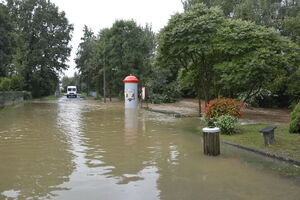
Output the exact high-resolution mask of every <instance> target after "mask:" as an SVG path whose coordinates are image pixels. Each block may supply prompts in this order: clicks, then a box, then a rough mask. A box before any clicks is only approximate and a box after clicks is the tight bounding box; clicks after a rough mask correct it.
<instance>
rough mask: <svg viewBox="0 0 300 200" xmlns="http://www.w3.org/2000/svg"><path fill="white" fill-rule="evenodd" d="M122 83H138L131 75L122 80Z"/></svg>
mask: <svg viewBox="0 0 300 200" xmlns="http://www.w3.org/2000/svg"><path fill="white" fill-rule="evenodd" d="M123 82H124V83H138V82H139V79H137V78H136V77H135V76H133V75H131V74H130V75H129V76H126V78H125V79H124V80H123Z"/></svg>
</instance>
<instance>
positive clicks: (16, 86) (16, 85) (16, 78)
mask: <svg viewBox="0 0 300 200" xmlns="http://www.w3.org/2000/svg"><path fill="white" fill-rule="evenodd" d="M23 87H24V78H23V77H22V76H21V75H13V76H12V77H11V88H10V90H13V91H22V90H23Z"/></svg>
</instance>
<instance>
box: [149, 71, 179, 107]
mask: <svg viewBox="0 0 300 200" xmlns="http://www.w3.org/2000/svg"><path fill="white" fill-rule="evenodd" d="M175 79H176V74H174V72H172V71H171V70H170V69H168V68H165V69H160V68H157V67H154V68H152V73H151V74H150V75H149V76H148V78H147V79H146V81H145V84H146V86H147V88H148V101H149V102H151V103H172V102H175V101H176V99H178V98H179V97H180V89H179V87H178V84H177V83H176V82H175V81H174V80H175Z"/></svg>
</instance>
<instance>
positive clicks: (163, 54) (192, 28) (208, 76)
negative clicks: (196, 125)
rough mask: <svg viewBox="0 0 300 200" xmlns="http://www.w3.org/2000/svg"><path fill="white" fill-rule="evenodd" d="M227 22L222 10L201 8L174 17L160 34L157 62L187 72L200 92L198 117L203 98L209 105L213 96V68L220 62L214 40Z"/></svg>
mask: <svg viewBox="0 0 300 200" xmlns="http://www.w3.org/2000/svg"><path fill="white" fill-rule="evenodd" d="M224 21H225V18H224V17H223V14H222V11H221V10H220V9H219V8H215V7H214V8H211V9H209V8H207V7H206V6H205V5H204V4H198V5H197V6H195V7H193V9H191V10H189V11H187V12H184V13H182V14H177V15H174V16H173V17H172V18H171V19H170V21H169V23H168V25H167V26H166V27H164V28H163V29H162V31H161V32H160V34H159V40H158V62H159V63H160V65H161V66H168V65H173V66H177V67H178V66H181V67H182V68H183V70H184V72H186V73H185V74H184V75H190V79H189V80H190V81H191V83H192V86H193V87H194V88H197V89H195V90H196V91H197V93H198V98H199V115H201V102H200V98H201V95H202V94H203V96H204V99H205V102H207V103H208V101H209V100H210V99H211V96H212V94H211V88H212V87H213V85H214V84H215V83H214V73H215V72H214V69H213V65H214V64H215V63H216V62H218V60H219V59H218V54H217V53H216V52H215V50H214V39H215V38H216V35H217V31H218V29H220V27H221V26H222V24H223V23H224ZM187 72H189V73H187Z"/></svg>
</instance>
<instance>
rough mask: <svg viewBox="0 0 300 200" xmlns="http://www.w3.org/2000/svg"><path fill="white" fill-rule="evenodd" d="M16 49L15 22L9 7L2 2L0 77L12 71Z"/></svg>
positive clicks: (0, 18)
mask: <svg viewBox="0 0 300 200" xmlns="http://www.w3.org/2000/svg"><path fill="white" fill-rule="evenodd" d="M13 50H14V36H13V24H12V21H11V19H10V16H9V13H8V8H7V7H6V6H5V5H3V4H2V3H0V77H7V76H9V72H10V73H12V72H13V69H12V68H11V61H12V56H13Z"/></svg>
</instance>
